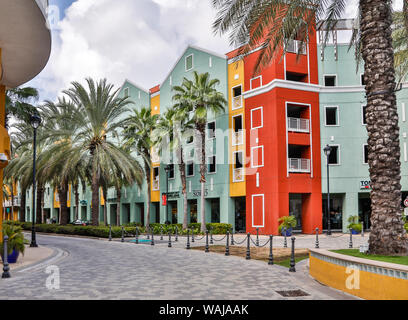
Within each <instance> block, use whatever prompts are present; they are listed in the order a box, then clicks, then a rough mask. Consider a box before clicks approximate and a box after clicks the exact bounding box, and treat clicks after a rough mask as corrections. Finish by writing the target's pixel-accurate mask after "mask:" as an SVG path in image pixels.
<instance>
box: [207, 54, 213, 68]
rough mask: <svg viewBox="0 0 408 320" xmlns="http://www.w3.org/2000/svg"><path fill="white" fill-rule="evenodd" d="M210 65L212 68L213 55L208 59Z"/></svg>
mask: <svg viewBox="0 0 408 320" xmlns="http://www.w3.org/2000/svg"><path fill="white" fill-rule="evenodd" d="M208 66H209V67H210V68H212V57H210V59H208Z"/></svg>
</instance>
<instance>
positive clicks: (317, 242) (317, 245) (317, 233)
mask: <svg viewBox="0 0 408 320" xmlns="http://www.w3.org/2000/svg"><path fill="white" fill-rule="evenodd" d="M315 248H316V249H319V228H316V244H315Z"/></svg>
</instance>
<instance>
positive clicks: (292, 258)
mask: <svg viewBox="0 0 408 320" xmlns="http://www.w3.org/2000/svg"><path fill="white" fill-rule="evenodd" d="M295 240H296V238H295V237H292V253H291V255H290V268H289V272H296V268H295V265H296V264H295Z"/></svg>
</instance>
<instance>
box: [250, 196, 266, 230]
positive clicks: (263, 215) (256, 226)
mask: <svg viewBox="0 0 408 320" xmlns="http://www.w3.org/2000/svg"><path fill="white" fill-rule="evenodd" d="M260 197H262V225H254V198H260ZM251 207H252V212H251V213H252V228H263V227H264V226H265V195H264V194H253V195H252V203H251Z"/></svg>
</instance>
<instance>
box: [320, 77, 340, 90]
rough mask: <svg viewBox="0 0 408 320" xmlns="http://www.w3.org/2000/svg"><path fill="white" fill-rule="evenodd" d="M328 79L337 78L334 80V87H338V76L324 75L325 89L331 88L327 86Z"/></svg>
mask: <svg viewBox="0 0 408 320" xmlns="http://www.w3.org/2000/svg"><path fill="white" fill-rule="evenodd" d="M326 77H335V78H334V86H335V87H337V86H338V79H337V74H324V75H323V87H325V88H330V86H326Z"/></svg>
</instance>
